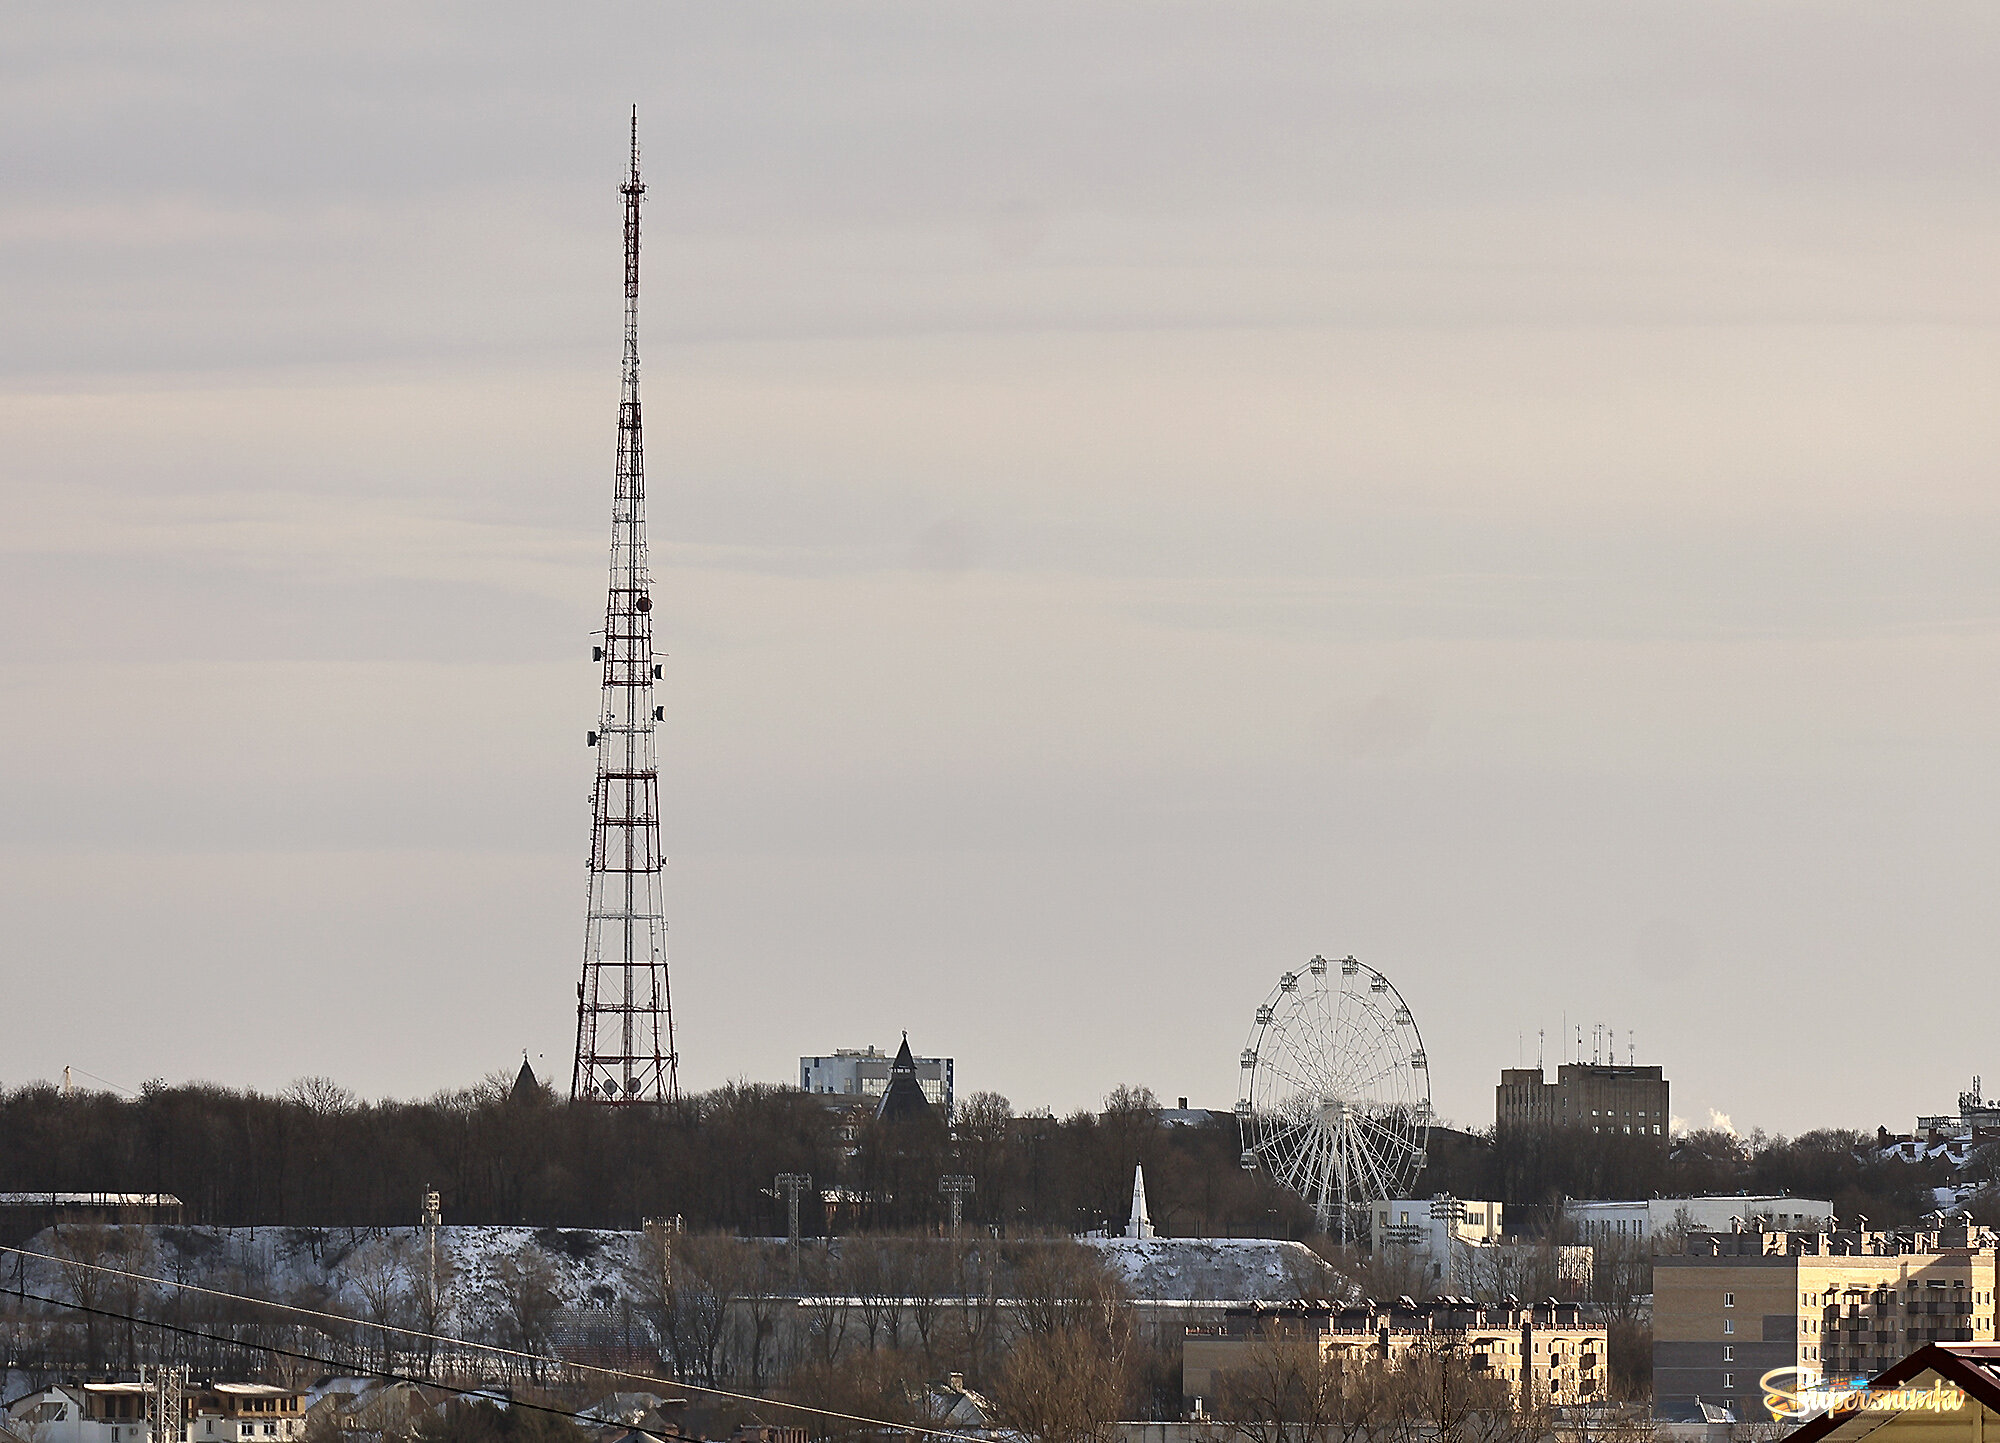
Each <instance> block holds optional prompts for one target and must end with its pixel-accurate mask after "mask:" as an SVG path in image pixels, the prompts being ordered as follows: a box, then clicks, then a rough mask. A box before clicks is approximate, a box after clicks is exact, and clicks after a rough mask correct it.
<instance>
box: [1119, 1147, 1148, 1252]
mask: <svg viewBox="0 0 2000 1443" xmlns="http://www.w3.org/2000/svg"><path fill="white" fill-rule="evenodd" d="M1125 1236H1126V1237H1128V1238H1150V1237H1152V1236H1153V1219H1152V1218H1151V1217H1150V1216H1148V1215H1147V1212H1146V1165H1145V1164H1144V1163H1138V1164H1136V1165H1135V1166H1134V1167H1133V1169H1132V1220H1131V1221H1130V1222H1128V1223H1126V1224H1125Z"/></svg>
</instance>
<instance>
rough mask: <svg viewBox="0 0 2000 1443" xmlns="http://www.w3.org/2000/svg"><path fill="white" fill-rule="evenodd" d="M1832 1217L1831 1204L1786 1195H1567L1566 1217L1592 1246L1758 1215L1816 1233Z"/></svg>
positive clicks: (1737, 1223)
mask: <svg viewBox="0 0 2000 1443" xmlns="http://www.w3.org/2000/svg"><path fill="white" fill-rule="evenodd" d="M1832 1216H1833V1204H1832V1203H1830V1202H1826V1201H1824V1200H1822V1199H1819V1198H1804V1197H1789V1196H1786V1195H1784V1194H1777V1195H1764V1196H1757V1197H1752V1196H1750V1195H1748V1194H1745V1193H1724V1194H1721V1195H1717V1196H1710V1197H1656V1198H1633V1199H1629V1200H1628V1199H1599V1200H1585V1199H1582V1198H1564V1199H1563V1221H1564V1222H1566V1223H1567V1224H1569V1226H1570V1227H1571V1228H1572V1229H1573V1230H1574V1235H1575V1237H1576V1240H1577V1241H1578V1242H1580V1243H1590V1244H1592V1245H1595V1244H1599V1243H1605V1244H1611V1243H1616V1242H1619V1241H1621V1240H1625V1239H1630V1240H1631V1241H1633V1242H1635V1243H1636V1242H1642V1241H1644V1240H1645V1239H1647V1238H1650V1237H1652V1236H1653V1235H1654V1234H1655V1233H1657V1232H1659V1231H1661V1230H1662V1229H1664V1228H1674V1227H1678V1228H1679V1229H1680V1230H1681V1231H1683V1232H1709V1233H1726V1232H1730V1231H1732V1230H1733V1229H1734V1228H1737V1227H1742V1228H1745V1229H1748V1228H1753V1227H1755V1226H1756V1223H1757V1220H1758V1219H1759V1218H1762V1219H1763V1220H1764V1225H1765V1227H1766V1228H1768V1229H1770V1230H1772V1231H1775V1232H1790V1233H1816V1232H1820V1231H1822V1230H1824V1229H1825V1227H1826V1226H1827V1220H1828V1219H1829V1218H1831V1217H1832Z"/></svg>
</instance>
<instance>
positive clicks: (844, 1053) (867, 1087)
mask: <svg viewBox="0 0 2000 1443" xmlns="http://www.w3.org/2000/svg"><path fill="white" fill-rule="evenodd" d="M913 1060H914V1061H915V1063H916V1065H917V1086H918V1087H919V1088H921V1089H922V1090H923V1094H924V1098H925V1100H926V1101H928V1102H929V1103H930V1105H931V1106H932V1107H935V1108H938V1109H940V1110H941V1111H942V1112H943V1114H944V1116H945V1118H946V1120H949V1119H950V1118H951V1115H952V1111H951V1109H952V1060H951V1059H950V1058H949V1057H918V1058H915V1059H913ZM895 1062H896V1059H895V1055H894V1054H893V1053H888V1052H884V1051H883V1050H882V1049H881V1048H879V1047H862V1048H852V1047H843V1048H839V1049H837V1050H836V1051H835V1052H834V1054H833V1055H832V1056H831V1057H801V1058H800V1059H799V1086H800V1088H802V1089H803V1090H804V1091H806V1092H810V1093H813V1094H814V1095H815V1096H819V1097H824V1098H826V1099H827V1100H829V1101H838V1100H840V1099H843V1098H845V1099H848V1100H850V1101H854V1102H870V1103H873V1102H879V1101H880V1100H881V1097H882V1094H883V1093H885V1092H887V1091H888V1090H889V1078H890V1074H891V1072H892V1071H893V1070H894V1067H895Z"/></svg>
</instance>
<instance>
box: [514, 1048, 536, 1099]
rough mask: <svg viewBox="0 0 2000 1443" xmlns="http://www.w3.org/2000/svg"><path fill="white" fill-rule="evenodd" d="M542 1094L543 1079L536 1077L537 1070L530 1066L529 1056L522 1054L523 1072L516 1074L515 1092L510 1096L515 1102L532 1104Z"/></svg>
mask: <svg viewBox="0 0 2000 1443" xmlns="http://www.w3.org/2000/svg"><path fill="white" fill-rule="evenodd" d="M541 1093H542V1084H541V1079H539V1078H538V1077H536V1076H535V1069H534V1068H532V1067H530V1066H528V1054H527V1053H525V1052H523V1053H522V1054H521V1070H520V1071H519V1072H517V1073H515V1074H514V1090H513V1092H512V1093H511V1094H509V1095H510V1096H511V1097H512V1099H513V1100H514V1101H515V1102H532V1101H534V1100H535V1099H536V1098H537V1097H540V1096H541Z"/></svg>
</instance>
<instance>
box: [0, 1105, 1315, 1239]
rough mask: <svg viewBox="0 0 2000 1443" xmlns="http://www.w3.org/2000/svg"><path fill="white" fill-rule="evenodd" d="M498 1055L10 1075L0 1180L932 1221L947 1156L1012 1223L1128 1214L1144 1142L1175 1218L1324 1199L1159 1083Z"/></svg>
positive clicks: (362, 1215) (488, 1208) (189, 1195)
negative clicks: (132, 1088)
mask: <svg viewBox="0 0 2000 1443" xmlns="http://www.w3.org/2000/svg"><path fill="white" fill-rule="evenodd" d="M507 1082H508V1079H506V1078H504V1077H498V1076H496V1077H494V1078H489V1079H488V1080H487V1082H486V1083H484V1084H482V1085H481V1086H479V1087H477V1088H472V1089H468V1090H465V1091H462V1092H452V1093H444V1094H440V1095H439V1096H437V1097H434V1098H431V1099H429V1100H428V1101H424V1102H383V1103H363V1102H360V1101H357V1100H356V1099H355V1098H353V1097H352V1096H351V1095H349V1094H348V1093H346V1092H345V1091H343V1090H342V1089H341V1088H339V1087H338V1086H336V1085H334V1084H333V1083H331V1082H328V1081H327V1080H326V1079H315V1078H308V1079H302V1080H301V1081H300V1082H299V1083H297V1084H295V1085H294V1086H293V1087H292V1088H291V1089H290V1090H289V1091H288V1092H287V1093H285V1094H284V1095H282V1096H268V1095H264V1094H258V1093H252V1092H236V1091H230V1090H227V1089H222V1088H215V1087H207V1086H190V1087H155V1086H149V1087H148V1088H147V1089H146V1090H145V1092H144V1095H142V1096H140V1097H137V1098H120V1097H114V1096H112V1095H110V1094H107V1093H80V1094H77V1095H75V1096H64V1095H62V1094H61V1093H60V1092H59V1091H58V1090H57V1089H55V1088H53V1087H50V1086H47V1085H42V1084H36V1085H33V1086H29V1087H23V1088H18V1089H15V1090H13V1091H11V1092H6V1093H0V1191H9V1190H15V1191H55V1190H74V1191H98V1190H115V1191H127V1192H167V1193H172V1194H174V1195H176V1196H178V1197H180V1198H181V1199H182V1200H183V1201H184V1202H185V1203H186V1205H187V1208H188V1220H189V1221H199V1222H204V1223H214V1224H218V1225H222V1226H246V1225H252V1224H265V1225H285V1226H311V1227H364V1226H372V1227H384V1226H398V1225H408V1224H411V1223H414V1222H415V1221H416V1214H417V1210H418V1208H419V1205H420V1204H419V1199H420V1198H421V1196H422V1194H423V1191H424V1189H425V1188H427V1187H435V1188H436V1189H438V1190H439V1192H440V1193H441V1194H442V1195H443V1199H444V1212H445V1218H446V1220H447V1221H449V1222H458V1223H480V1224H492V1223H502V1224H511V1223H526V1224H529V1225H531V1226H558V1227H571V1228H579V1227H581V1228H635V1227H637V1226H638V1225H639V1223H640V1221H641V1220H642V1219H644V1218H647V1217H660V1216H680V1217H683V1218H685V1219H686V1222H687V1226H688V1227H689V1228H691V1229H695V1230H705V1229H711V1228H721V1229H727V1230H730V1231H734V1232H739V1233H745V1234H750V1235H757V1234H764V1235H770V1234H774V1233H782V1232H783V1231H785V1226H786V1222H785V1211H784V1205H783V1203H782V1202H781V1201H780V1200H779V1199H777V1198H776V1197H775V1196H774V1195H773V1191H772V1179H773V1178H774V1177H775V1176H776V1175H777V1174H779V1173H803V1174H806V1175H808V1176H810V1177H811V1178H813V1179H814V1182H815V1185H816V1186H815V1195H816V1194H817V1193H819V1192H820V1191H823V1190H834V1191H836V1192H837V1193H838V1195H839V1196H841V1197H843V1198H844V1199H847V1201H846V1202H844V1203H843V1204H842V1205H841V1206H839V1207H838V1208H836V1209H822V1208H821V1207H820V1206H819V1205H818V1203H817V1202H816V1200H815V1197H808V1199H807V1206H806V1208H805V1209H804V1216H803V1217H802V1223H803V1226H804V1230H805V1231H806V1233H808V1234H809V1235H817V1234H823V1233H827V1232H833V1233H841V1234H845V1233H851V1232H869V1231H897V1230H910V1229H922V1228H933V1229H934V1228H937V1227H939V1226H940V1225H941V1224H942V1223H943V1222H944V1220H945V1217H946V1211H947V1206H946V1200H945V1199H944V1198H943V1197H942V1196H941V1195H940V1194H939V1192H938V1178H939V1177H940V1175H942V1174H945V1173H969V1174H971V1175H973V1176H974V1177H975V1178H976V1179H977V1190H976V1191H974V1192H973V1193H971V1194H970V1195H969V1196H967V1197H966V1198H965V1199H964V1204H965V1222H966V1224H967V1225H968V1226H969V1227H974V1228H981V1229H984V1228H989V1227H994V1226H997V1227H999V1228H1001V1229H1002V1231H1003V1232H1006V1233H1009V1234H1013V1235H1032V1234H1037V1233H1043V1232H1075V1231H1081V1230H1083V1229H1086V1228H1090V1227H1097V1226H1101V1225H1103V1224H1105V1223H1107V1222H1115V1223H1118V1224H1121V1225H1122V1223H1123V1221H1124V1218H1125V1212H1126V1207H1127V1204H1128V1201H1129V1199H1130V1196H1131V1186H1132V1167H1133V1164H1134V1163H1140V1162H1143V1163H1144V1164H1145V1167H1146V1178H1147V1186H1148V1190H1149V1195H1150V1196H1151V1198H1152V1200H1153V1210H1154V1215H1155V1217H1156V1218H1157V1219H1158V1220H1160V1221H1161V1222H1162V1223H1163V1224H1165V1225H1166V1226H1167V1227H1168V1228H1169V1229H1170V1230H1172V1231H1176V1232H1182V1233H1212V1234H1222V1235H1227V1234H1231V1233H1235V1234H1239V1235H1242V1234H1250V1233H1259V1234H1268V1233H1269V1232H1270V1231H1271V1230H1272V1229H1273V1228H1276V1229H1277V1230H1278V1232H1279V1235H1281V1236H1282V1235H1286V1234H1287V1232H1290V1233H1295V1234H1303V1232H1304V1231H1305V1230H1306V1229H1307V1228H1308V1227H1309V1226H1310V1217H1309V1214H1308V1213H1307V1211H1306V1210H1305V1209H1304V1208H1303V1207H1302V1205H1301V1204H1299V1203H1298V1201H1297V1200H1296V1199H1294V1198H1292V1197H1291V1196H1290V1195H1289V1194H1286V1193H1284V1192H1282V1191H1281V1190H1279V1189H1277V1188H1274V1187H1273V1186H1272V1185H1271V1184H1270V1183H1269V1181H1268V1179H1266V1178H1265V1177H1264V1176H1263V1175H1262V1174H1256V1173H1245V1172H1244V1171H1243V1170H1242V1169H1241V1168H1240V1167H1239V1166H1238V1165H1237V1157H1238V1149H1239V1144H1238V1140H1237V1137H1236V1130H1235V1128H1234V1126H1233V1124H1232V1123H1230V1122H1229V1121H1228V1120H1226V1119H1225V1120H1224V1121H1223V1122H1222V1123H1221V1125H1218V1126H1213V1127H1202V1128H1188V1129H1167V1128H1162V1127H1161V1126H1159V1123H1158V1116H1157V1106H1158V1104H1157V1102H1156V1101H1155V1099H1154V1098H1153V1097H1152V1095H1151V1094H1150V1093H1147V1092H1144V1091H1142V1090H1141V1091H1134V1090H1131V1089H1125V1088H1120V1089H1118V1090H1117V1091H1115V1092H1113V1093H1112V1094H1111V1095H1110V1097H1109V1098H1108V1099H1107V1102H1106V1106H1105V1107H1104V1108H1103V1109H1102V1110H1100V1111H1098V1112H1079V1113H1076V1114H1074V1115H1072V1116H1070V1117H1067V1118H1054V1117H1046V1116H1042V1117H1017V1116H1015V1115H1014V1113H1013V1110H1012V1109H1011V1108H1010V1107H1009V1105H1008V1103H1007V1101H1006V1099H1005V1098H1001V1097H997V1096H995V1095H993V1094H991V1093H981V1094H975V1095H973V1096H972V1097H969V1098H965V1099H961V1102H960V1105H959V1108H958V1114H957V1117H956V1118H955V1119H954V1120H953V1124H952V1126H951V1127H949V1128H947V1127H945V1125H944V1124H943V1123H942V1122H941V1121H931V1122H928V1123H924V1122H919V1123H914V1124H902V1125H898V1126H894V1127H882V1126H880V1125H877V1124H876V1123H875V1122H874V1121H873V1120H872V1119H871V1118H865V1117H864V1118H863V1119H861V1120H859V1121H858V1122H857V1121H855V1120H854V1119H852V1117H851V1116H850V1115H848V1114H843V1113H840V1112H837V1111H835V1110H833V1109H831V1108H829V1107H827V1106H825V1105H824V1104H823V1103H822V1102H821V1101H819V1100H817V1099H815V1098H813V1097H811V1096H809V1095H807V1094H804V1093H801V1092H798V1091H796V1090H793V1089H790V1088H778V1087H764V1086H732V1087H727V1088H722V1089H719V1090H717V1091H715V1092H710V1093H703V1094H700V1095H698V1096H694V1097H691V1098H689V1099H687V1100H685V1101H684V1102H682V1103H681V1104H679V1105H677V1106H675V1107H671V1108H666V1109H631V1110H623V1109H608V1108H601V1107H592V1106H581V1107H572V1106H569V1105H568V1104H566V1103H562V1102H559V1101H557V1100H556V1099H555V1098H554V1097H552V1096H548V1095H543V1096H540V1097H537V1098H535V1099H532V1100H529V1101H527V1102H522V1101H519V1100H516V1099H514V1098H513V1097H511V1095H510V1092H509V1088H508V1086H507Z"/></svg>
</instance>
